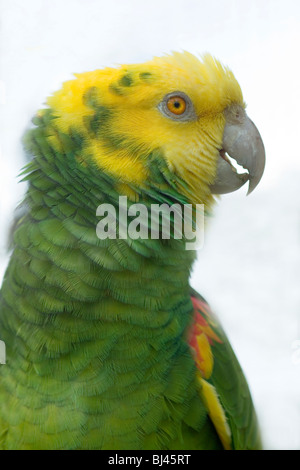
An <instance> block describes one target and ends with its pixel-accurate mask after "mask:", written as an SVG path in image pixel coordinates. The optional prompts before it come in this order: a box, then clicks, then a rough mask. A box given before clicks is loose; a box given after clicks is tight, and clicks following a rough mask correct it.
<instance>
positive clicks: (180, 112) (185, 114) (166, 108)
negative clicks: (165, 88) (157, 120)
mask: <svg viewBox="0 0 300 470" xmlns="http://www.w3.org/2000/svg"><path fill="white" fill-rule="evenodd" d="M158 109H159V111H160V112H161V113H162V114H163V115H164V116H166V117H168V118H170V119H173V120H174V121H183V122H186V121H195V120H196V119H197V115H196V113H195V109H194V106H193V103H192V101H191V99H190V98H189V97H188V96H187V95H186V94H185V93H183V92H182V91H174V92H172V93H168V94H167V95H166V96H165V97H164V99H163V100H162V101H161V102H160V103H159V105H158Z"/></svg>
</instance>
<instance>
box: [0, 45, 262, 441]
mask: <svg viewBox="0 0 300 470" xmlns="http://www.w3.org/2000/svg"><path fill="white" fill-rule="evenodd" d="M47 104H48V107H47V108H46V109H44V110H42V111H40V112H39V113H38V114H37V115H36V116H35V118H34V120H33V123H34V127H33V128H32V129H31V130H30V131H28V133H27V135H26V136H25V140H24V142H25V149H26V151H27V152H28V153H29V155H31V156H32V157H33V158H32V160H31V162H30V163H29V164H28V165H27V167H26V169H25V171H24V179H25V180H27V181H28V191H27V194H26V197H25V201H24V211H23V215H22V217H21V219H20V220H19V221H18V223H17V224H16V227H15V231H14V248H13V252H12V255H11V259H10V262H9V266H8V269H7V271H6V274H5V277H4V281H3V286H2V289H1V294H0V339H1V340H2V341H4V342H5V345H6V364H5V365H1V366H0V449H119V450H121V449H189V450H192V449H223V448H225V449H256V448H259V447H260V445H261V444H260V437H259V431H258V427H257V422H256V416H255V411H254V409H253V404H252V401H251V396H250V393H249V389H248V386H247V384H246V381H245V378H244V376H243V373H242V371H241V368H240V366H239V364H238V362H237V360H236V358H235V355H234V353H233V352H232V349H231V347H230V345H229V343H228V340H227V338H226V336H225V334H224V332H223V330H222V329H221V327H220V326H219V324H218V322H217V320H216V319H215V318H214V316H213V314H212V313H211V312H210V310H209V307H208V305H207V304H206V302H205V301H204V300H203V299H202V298H201V296H199V295H198V294H197V293H196V292H194V291H192V290H191V288H190V285H189V277H190V272H191V269H192V264H193V262H194V260H195V252H194V251H189V250H186V246H185V240H183V239H182V240H181V239H175V237H171V238H170V239H163V238H162V237H160V238H159V239H151V238H148V239H141V238H138V239H133V238H128V237H127V238H122V237H120V233H118V235H119V236H117V237H116V238H115V239H112V238H107V239H99V238H98V236H97V234H96V227H97V224H98V222H99V217H97V215H96V210H97V207H98V206H99V205H100V204H102V203H106V204H111V205H112V206H114V207H116V208H117V206H118V201H119V196H126V197H127V198H128V203H129V205H130V204H133V203H137V202H138V203H141V204H144V205H145V206H146V207H150V205H151V204H162V203H166V204H169V205H173V204H179V205H180V207H183V206H185V205H187V204H192V205H193V206H194V207H195V206H196V204H204V205H205V207H206V210H207V211H210V208H211V206H212V204H213V201H214V199H213V194H215V193H218V192H219V193H222V192H228V191H229V190H234V189H237V188H238V187H240V186H241V185H242V184H243V183H244V182H245V181H246V180H248V179H249V180H250V189H251V190H252V189H253V187H254V186H255V185H256V184H257V183H258V180H259V179H260V177H261V174H262V171H263V168H262V164H261V163H259V160H260V159H263V158H264V156H262V149H261V147H260V150H259V151H258V154H259V155H257V154H254V153H253V150H249V153H250V160H251V162H250V163H249V159H248V160H247V158H246V157H245V155H244V154H245V148H243V151H242V156H241V159H240V160H241V164H244V166H246V163H245V162H246V161H247V166H248V168H249V175H248V174H247V175H246V176H245V175H244V176H239V175H237V174H236V173H234V172H233V171H232V167H231V165H230V164H229V161H228V159H227V157H226V154H225V151H227V152H228V153H229V154H230V152H229V151H231V150H232V153H233V155H232V156H233V157H234V158H236V159H237V160H238V158H237V155H236V153H237V150H239V149H240V144H236V141H237V138H236V137H234V138H233V139H231V140H230V138H229V137H230V136H232V129H234V130H235V131H236V129H240V128H243V129H245V126H250V127H251V126H253V127H251V129H250V127H249V129H250V130H249V132H248V134H250V135H251V132H252V134H253V135H254V134H255V138H256V139H257V140H259V139H258V132H257V130H256V128H255V127H254V125H253V123H252V122H251V121H250V120H249V118H247V115H246V113H245V111H244V108H245V105H244V102H243V98H242V93H241V90H240V87H239V85H238V83H237V81H236V80H235V78H234V76H233V74H232V73H231V72H230V71H229V70H228V69H226V68H224V67H222V66H221V65H220V63H219V62H217V61H216V60H214V59H212V58H211V57H209V56H207V57H205V58H204V59H203V61H202V62H201V61H199V60H198V59H197V58H196V57H194V56H192V55H191V54H188V53H180V54H179V53H178V54H173V55H171V56H165V57H162V58H155V59H153V60H152V61H150V62H147V63H145V64H139V65H128V66H122V67H119V68H116V69H113V68H111V69H104V70H96V71H95V72H89V73H83V74H79V75H77V76H76V79H74V80H72V81H70V82H67V83H65V84H64V85H63V87H62V89H61V90H60V91H58V92H56V93H55V94H54V95H53V96H52V97H50V98H49V99H48V103H47ZM228 136H229V137H228ZM225 137H226V139H225ZM255 145H256V146H258V147H259V146H262V143H261V141H259V142H258V143H256V144H255ZM246 147H247V145H246ZM250 147H251V146H250ZM251 148H252V147H251ZM243 152H244V153H243ZM251 152H252V154H251ZM222 165H223V166H222ZM224 168H225V169H224ZM232 175H233V176H232ZM224 185H225V186H224ZM251 185H252V187H251ZM230 188H231V189H230Z"/></svg>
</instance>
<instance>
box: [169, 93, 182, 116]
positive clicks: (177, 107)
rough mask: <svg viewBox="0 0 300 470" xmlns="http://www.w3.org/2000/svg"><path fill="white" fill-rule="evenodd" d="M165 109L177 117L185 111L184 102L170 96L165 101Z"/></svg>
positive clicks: (177, 97)
mask: <svg viewBox="0 0 300 470" xmlns="http://www.w3.org/2000/svg"><path fill="white" fill-rule="evenodd" d="M167 107H168V110H169V111H171V113H174V114H177V116H179V115H180V114H183V113H184V111H185V110H186V101H185V99H184V98H182V97H181V96H171V98H169V99H168V101H167Z"/></svg>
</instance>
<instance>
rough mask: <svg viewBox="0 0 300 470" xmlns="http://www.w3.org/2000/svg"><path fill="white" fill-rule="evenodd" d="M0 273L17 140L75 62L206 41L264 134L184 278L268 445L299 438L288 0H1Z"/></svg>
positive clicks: (291, 10)
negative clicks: (257, 159)
mask: <svg viewBox="0 0 300 470" xmlns="http://www.w3.org/2000/svg"><path fill="white" fill-rule="evenodd" d="M0 27H1V30H0V48H1V49H0V79H1V81H0V112H1V115H0V137H1V141H0V159H1V171H0V203H1V205H0V224H1V226H0V227H1V230H0V256H1V258H0V278H1V277H2V275H3V273H4V269H5V265H6V263H7V255H6V254H5V243H6V238H7V230H8V227H9V223H10V219H11V217H12V212H13V209H14V207H15V205H16V203H17V202H18V201H19V200H20V199H21V197H22V194H23V192H24V189H25V188H24V185H22V184H18V183H17V181H18V178H17V174H18V172H19V170H20V168H21V167H22V166H23V164H24V156H23V154H22V148H21V144H20V138H21V136H22V134H23V132H24V130H25V129H26V127H27V125H28V123H29V121H30V119H31V117H32V116H33V114H34V113H35V111H36V110H37V109H38V108H40V107H41V106H42V104H43V102H44V100H45V97H46V96H47V95H49V94H50V93H51V92H52V91H54V90H56V89H58V88H59V87H60V85H61V82H62V81H64V80H67V79H70V78H71V77H72V73H74V72H83V71H87V70H93V69H96V68H101V67H103V66H108V65H110V66H113V65H117V64H120V63H132V62H143V61H145V60H149V59H151V58H152V56H153V55H161V54H164V53H169V52H171V51H173V50H179V51H181V50H188V51H190V52H192V53H195V54H203V53H205V52H210V53H211V54H213V55H215V56H216V57H217V58H219V59H220V60H221V61H222V62H223V63H224V64H225V65H228V66H229V67H230V68H231V69H232V70H233V72H234V73H235V75H236V77H237V79H238V80H239V82H240V85H241V87H242V90H243V93H244V97H245V100H246V102H247V103H248V114H249V116H250V117H251V118H252V120H253V121H254V122H255V124H256V125H257V127H258V129H259V130H260V133H261V135H262V137H263V140H264V143H265V147H266V152H267V166H266V171H265V175H264V177H263V180H262V182H261V183H260V185H259V187H258V188H257V189H256V190H255V192H254V193H253V194H252V195H251V196H249V197H246V196H245V192H246V190H244V189H242V190H240V191H239V192H237V193H236V194H231V195H227V196H224V197H223V198H222V200H221V201H220V203H219V204H218V206H217V208H216V211H215V217H214V219H212V220H211V222H210V227H209V230H208V231H207V232H206V240H205V246H204V248H203V250H202V251H201V252H200V253H199V259H198V261H197V263H196V265H195V268H194V272H193V276H192V285H193V286H194V287H195V288H197V289H198V290H199V291H200V292H201V293H202V295H204V296H205V297H206V298H207V300H208V301H209V303H210V304H211V306H212V307H213V309H214V310H215V311H216V312H217V314H218V316H219V318H220V319H221V321H222V323H223V325H224V328H225V330H226V331H227V333H228V336H229V338H230V340H231V342H232V344H233V347H234V349H235V351H236V353H237V355H238V357H239V359H240V362H241V364H242V367H243V369H244V371H245V374H246V376H247V378H248V381H249V383H250V387H251V390H252V393H253V397H254V401H255V404H256V407H257V412H258V415H259V418H260V422H261V427H262V432H263V437H264V442H265V448H266V449H300V402H299V395H300V394H299V392H300V321H299V319H300V248H299V247H300V184H299V179H300V150H299V149H300V146H299V135H300V118H299V95H300V91H299V90H300V86H299V73H300V66H299V64H300V61H299V46H300V2H299V1H298V0H210V1H209V2H208V1H207V0H151V1H142V0H139V1H138V0H84V1H83V0H63V1H61V0H26V1H24V0H23V1H22V0H2V1H1V2H0Z"/></svg>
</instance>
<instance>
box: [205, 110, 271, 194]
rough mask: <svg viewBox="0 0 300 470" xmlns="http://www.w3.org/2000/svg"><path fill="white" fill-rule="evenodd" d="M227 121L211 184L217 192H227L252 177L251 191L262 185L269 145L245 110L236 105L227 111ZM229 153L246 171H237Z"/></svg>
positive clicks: (212, 190) (250, 180)
mask: <svg viewBox="0 0 300 470" xmlns="http://www.w3.org/2000/svg"><path fill="white" fill-rule="evenodd" d="M225 118H226V124H225V128H224V134H223V144H222V149H221V150H220V151H219V158H218V164H217V174H216V178H215V181H214V183H213V184H212V185H211V192H212V193H213V194H226V193H231V192H233V191H236V190H237V189H239V188H241V187H242V186H243V185H244V184H245V183H246V181H249V188H248V193H247V194H250V193H251V192H252V191H253V190H254V188H256V186H257V185H258V183H259V181H260V179H261V177H262V175H263V172H264V168H265V149H264V144H263V141H262V138H261V136H260V134H259V132H258V130H257V128H256V126H255V125H254V123H253V122H252V121H251V119H249V118H248V116H247V114H246V112H245V110H244V109H243V108H242V107H241V106H238V105H232V106H230V108H227V109H226V111H225ZM228 156H229V157H231V158H233V159H234V160H236V162H237V163H238V164H239V165H241V166H242V167H243V168H245V169H246V170H248V172H245V173H241V174H239V173H237V171H236V169H235V168H234V167H233V166H232V165H231V162H230V160H229V158H228Z"/></svg>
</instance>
